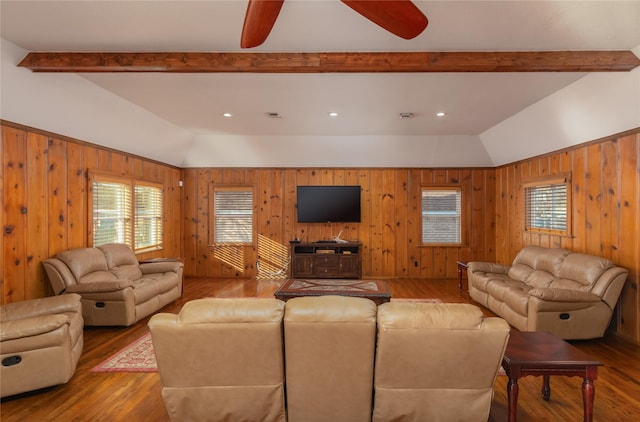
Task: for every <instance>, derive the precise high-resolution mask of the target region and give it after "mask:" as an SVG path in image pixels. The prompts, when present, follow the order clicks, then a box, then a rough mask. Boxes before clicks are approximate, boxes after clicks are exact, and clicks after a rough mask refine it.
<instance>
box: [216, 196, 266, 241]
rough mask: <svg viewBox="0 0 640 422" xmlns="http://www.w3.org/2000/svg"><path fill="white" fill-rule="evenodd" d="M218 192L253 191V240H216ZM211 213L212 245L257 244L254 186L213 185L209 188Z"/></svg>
mask: <svg viewBox="0 0 640 422" xmlns="http://www.w3.org/2000/svg"><path fill="white" fill-rule="evenodd" d="M216 192H249V193H251V230H250V232H251V240H250V241H248V242H219V241H217V240H216V230H217V224H216V219H217V215H216V211H217V210H216V203H215V201H216ZM209 198H210V199H209V210H210V212H209V215H210V222H209V227H210V231H209V233H210V235H209V237H210V238H209V245H211V246H228V245H233V246H254V245H255V244H256V238H257V236H256V232H257V229H256V192H255V188H254V187H253V186H249V185H213V184H212V185H211V186H210V188H209Z"/></svg>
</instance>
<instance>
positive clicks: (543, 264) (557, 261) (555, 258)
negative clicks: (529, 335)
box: [534, 248, 570, 277]
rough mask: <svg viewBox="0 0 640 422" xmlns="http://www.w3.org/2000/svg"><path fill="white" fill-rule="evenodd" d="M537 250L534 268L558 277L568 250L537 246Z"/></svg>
mask: <svg viewBox="0 0 640 422" xmlns="http://www.w3.org/2000/svg"><path fill="white" fill-rule="evenodd" d="M538 250H539V252H538V259H537V260H536V265H535V267H534V268H535V269H536V270H540V271H546V272H548V273H549V274H551V275H553V276H555V277H558V275H559V271H560V266H561V265H562V263H563V262H564V260H565V259H566V257H567V256H568V255H569V253H570V252H569V251H568V250H566V249H560V248H538Z"/></svg>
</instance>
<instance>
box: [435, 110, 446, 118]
mask: <svg viewBox="0 0 640 422" xmlns="http://www.w3.org/2000/svg"><path fill="white" fill-rule="evenodd" d="M436 116H438V117H444V116H446V113H445V112H444V111H439V112H437V113H436Z"/></svg>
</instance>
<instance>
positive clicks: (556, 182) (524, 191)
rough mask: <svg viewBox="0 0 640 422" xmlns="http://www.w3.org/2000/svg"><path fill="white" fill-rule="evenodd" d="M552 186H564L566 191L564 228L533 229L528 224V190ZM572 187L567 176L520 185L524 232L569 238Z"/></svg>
mask: <svg viewBox="0 0 640 422" xmlns="http://www.w3.org/2000/svg"><path fill="white" fill-rule="evenodd" d="M553 185H564V186H565V189H566V211H565V225H566V228H565V229H564V230H560V229H551V228H544V227H535V226H532V225H531V224H530V217H529V216H530V214H531V213H530V212H529V208H530V205H529V195H528V193H527V190H528V189H532V188H544V187H547V186H549V187H550V186H553ZM572 190H573V189H572V185H571V177H570V175H569V174H563V175H556V176H551V177H544V178H535V179H528V180H525V181H524V182H523V183H522V188H521V192H522V198H523V199H522V204H523V212H522V214H523V220H524V221H523V223H522V224H523V227H524V231H525V232H527V233H536V234H550V235H558V236H566V237H570V236H571V234H572V229H571V228H572V222H571V214H572V211H571V210H572V198H571V197H572V195H571V193H572Z"/></svg>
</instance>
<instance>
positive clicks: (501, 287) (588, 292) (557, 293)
mask: <svg viewBox="0 0 640 422" xmlns="http://www.w3.org/2000/svg"><path fill="white" fill-rule="evenodd" d="M627 274H628V271H627V270H626V269H624V268H621V267H618V266H616V265H615V264H614V263H613V262H611V261H609V260H607V259H604V258H601V257H597V256H593V255H587V254H581V253H574V252H571V251H568V250H566V249H560V248H544V247H540V246H526V247H525V248H523V249H522V250H521V251H520V252H519V253H518V255H517V256H516V257H515V259H514V260H513V263H512V264H511V265H502V264H496V263H489V262H469V263H468V268H467V275H468V279H469V295H470V296H471V298H473V299H474V300H475V301H476V302H478V303H480V304H481V305H483V306H485V307H487V308H489V309H491V310H492V311H493V312H495V313H496V314H498V315H499V316H501V317H503V318H504V319H506V320H507V322H509V323H510V324H511V325H512V326H514V327H516V328H517V329H518V330H520V331H549V332H551V333H553V334H555V335H556V336H558V337H561V338H563V339H591V338H598V337H602V336H603V335H604V333H605V331H606V329H607V327H608V325H609V323H610V321H611V318H612V315H613V310H614V308H615V306H616V302H617V300H618V297H619V296H620V293H621V291H622V287H623V286H624V283H625V280H626V279H627Z"/></svg>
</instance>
